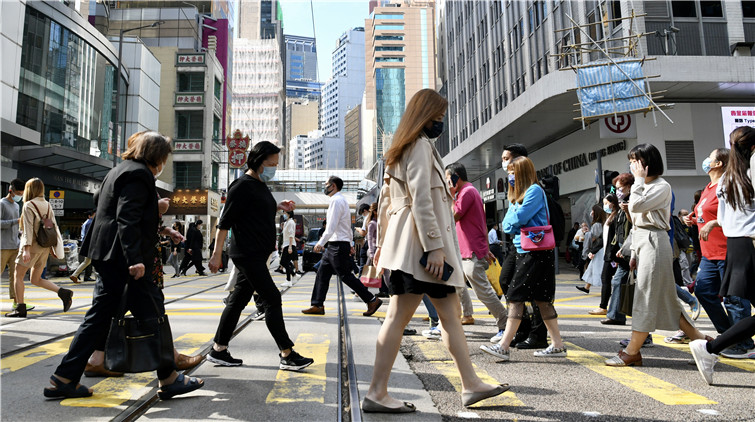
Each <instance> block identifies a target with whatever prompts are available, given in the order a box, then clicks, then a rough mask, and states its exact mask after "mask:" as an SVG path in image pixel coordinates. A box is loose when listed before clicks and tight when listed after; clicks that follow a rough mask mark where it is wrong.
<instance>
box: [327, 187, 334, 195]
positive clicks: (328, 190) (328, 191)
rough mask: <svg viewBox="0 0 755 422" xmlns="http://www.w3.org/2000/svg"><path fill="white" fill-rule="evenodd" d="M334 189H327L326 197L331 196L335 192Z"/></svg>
mask: <svg viewBox="0 0 755 422" xmlns="http://www.w3.org/2000/svg"><path fill="white" fill-rule="evenodd" d="M333 189H334V188H330V189H325V195H330V194H331V193H332V192H333Z"/></svg>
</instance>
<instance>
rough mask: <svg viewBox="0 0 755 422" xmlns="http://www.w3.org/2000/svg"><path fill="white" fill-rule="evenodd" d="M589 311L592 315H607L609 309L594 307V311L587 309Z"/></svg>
mask: <svg viewBox="0 0 755 422" xmlns="http://www.w3.org/2000/svg"><path fill="white" fill-rule="evenodd" d="M587 313H588V314H590V315H605V314H607V313H608V311H607V310H606V309H602V308H598V309H593V310H592V311H587Z"/></svg>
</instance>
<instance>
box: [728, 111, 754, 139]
mask: <svg viewBox="0 0 755 422" xmlns="http://www.w3.org/2000/svg"><path fill="white" fill-rule="evenodd" d="M721 119H722V120H723V128H724V145H725V146H726V148H731V145H729V134H730V133H731V132H733V131H734V129H736V128H738V127H740V126H755V107H721Z"/></svg>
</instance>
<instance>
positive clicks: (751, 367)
mask: <svg viewBox="0 0 755 422" xmlns="http://www.w3.org/2000/svg"><path fill="white" fill-rule="evenodd" d="M664 338H665V337H664V336H662V335H659V334H653V342H654V343H655V344H660V345H661V346H664V347H668V348H670V349H676V350H681V351H683V352H687V353H691V352H690V351H689V344H674V343H666V342H665V341H663V339H664ZM718 361H719V362H721V363H723V364H726V365H729V366H733V367H735V368H739V369H743V370H745V371H747V372H755V360H753V359H729V358H725V357H723V356H720V357H719V359H718Z"/></svg>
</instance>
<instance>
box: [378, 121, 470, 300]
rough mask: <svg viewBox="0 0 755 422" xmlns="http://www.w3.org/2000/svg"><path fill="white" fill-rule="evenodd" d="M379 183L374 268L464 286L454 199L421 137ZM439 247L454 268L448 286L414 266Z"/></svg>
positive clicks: (440, 165) (428, 144)
mask: <svg viewBox="0 0 755 422" xmlns="http://www.w3.org/2000/svg"><path fill="white" fill-rule="evenodd" d="M383 178H384V182H385V183H384V184H383V188H382V189H381V191H380V204H379V207H378V240H377V245H378V247H380V248H381V249H380V260H379V262H378V265H379V267H380V268H385V269H389V270H401V271H403V272H405V273H408V274H411V275H413V276H414V278H415V279H417V280H420V281H426V282H429V283H439V284H446V285H449V286H456V287H461V286H463V285H464V272H463V271H462V268H461V255H460V253H459V241H458V239H457V237H456V225H455V223H454V216H453V211H452V209H451V206H452V203H453V196H451V192H450V191H449V190H448V186H447V185H446V180H445V170H444V169H443V162H442V160H441V158H440V155H439V154H438V151H436V150H435V147H434V146H433V144H432V143H431V141H430V140H429V139H428V138H427V137H425V136H424V135H423V136H420V138H419V139H417V141H416V142H415V143H414V145H413V146H411V147H409V148H408V149H407V151H406V152H405V154H404V156H403V157H402V158H401V161H400V162H399V163H398V164H395V165H393V166H390V167H388V168H386V169H385V175H384V176H383ZM440 248H443V252H444V253H445V255H446V262H447V263H448V264H449V265H451V266H452V267H453V268H454V272H453V273H452V274H451V278H449V280H448V281H447V282H445V281H441V280H437V279H435V278H434V277H433V276H431V275H430V273H428V272H427V271H425V268H424V267H423V266H422V265H420V263H419V260H420V258H422V254H423V253H424V252H429V251H433V250H435V249H440Z"/></svg>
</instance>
